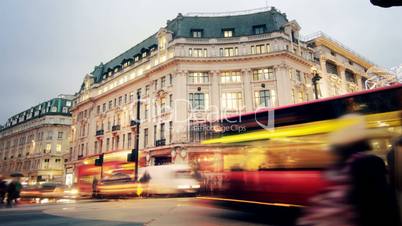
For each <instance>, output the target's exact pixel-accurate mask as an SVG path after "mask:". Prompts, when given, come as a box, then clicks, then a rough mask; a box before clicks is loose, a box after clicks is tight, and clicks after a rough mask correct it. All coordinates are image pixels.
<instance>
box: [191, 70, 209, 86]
mask: <svg viewBox="0 0 402 226" xmlns="http://www.w3.org/2000/svg"><path fill="white" fill-rule="evenodd" d="M188 82H189V83H190V84H203V83H209V75H208V73H207V72H191V73H190V74H189V76H188Z"/></svg>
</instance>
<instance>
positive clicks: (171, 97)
mask: <svg viewBox="0 0 402 226" xmlns="http://www.w3.org/2000/svg"><path fill="white" fill-rule="evenodd" d="M169 107H170V108H173V94H169Z"/></svg>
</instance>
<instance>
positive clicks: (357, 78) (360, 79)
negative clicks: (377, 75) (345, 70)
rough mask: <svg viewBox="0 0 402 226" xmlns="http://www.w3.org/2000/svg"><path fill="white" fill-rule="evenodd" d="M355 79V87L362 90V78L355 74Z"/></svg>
mask: <svg viewBox="0 0 402 226" xmlns="http://www.w3.org/2000/svg"><path fill="white" fill-rule="evenodd" d="M355 79H356V82H357V86H358V87H359V90H363V89H364V84H362V76H361V75H359V74H355Z"/></svg>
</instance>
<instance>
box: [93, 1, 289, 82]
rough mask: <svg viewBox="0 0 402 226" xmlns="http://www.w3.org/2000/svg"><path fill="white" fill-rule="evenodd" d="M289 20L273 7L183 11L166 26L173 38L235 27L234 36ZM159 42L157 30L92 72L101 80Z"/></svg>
mask: <svg viewBox="0 0 402 226" xmlns="http://www.w3.org/2000/svg"><path fill="white" fill-rule="evenodd" d="M286 23H288V19H287V18H286V15H285V14H283V13H281V12H279V11H277V10H276V9H275V8H271V9H270V10H266V11H263V12H257V13H251V14H245V15H230V16H183V15H182V14H179V15H178V16H177V17H176V18H175V19H173V20H171V21H170V20H169V21H168V22H167V25H166V27H165V28H166V29H167V30H168V31H170V32H172V33H173V39H175V38H192V31H194V30H200V31H202V38H223V30H225V29H232V30H233V31H234V32H233V33H234V34H233V36H234V37H240V36H249V35H254V30H253V29H254V27H256V26H262V27H263V28H264V33H271V32H274V31H279V30H281V29H282V28H283V26H284V25H285V24H286ZM157 45H158V40H157V33H155V34H153V35H151V36H150V37H148V38H147V39H145V40H144V41H142V42H140V43H139V44H137V45H135V46H134V47H132V48H130V49H129V50H127V51H125V52H124V53H122V54H120V55H119V56H117V57H115V58H114V59H112V60H110V61H109V62H107V63H105V64H103V63H101V64H100V65H98V66H96V67H95V69H94V71H93V72H92V73H91V74H92V75H93V76H94V82H95V83H99V82H101V81H102V80H103V79H105V78H106V76H105V74H106V73H108V72H109V71H113V70H115V69H116V68H121V67H122V64H124V62H125V61H128V60H130V61H131V60H133V59H134V58H135V56H137V55H141V54H142V53H143V52H144V51H149V50H150V49H151V48H153V47H157Z"/></svg>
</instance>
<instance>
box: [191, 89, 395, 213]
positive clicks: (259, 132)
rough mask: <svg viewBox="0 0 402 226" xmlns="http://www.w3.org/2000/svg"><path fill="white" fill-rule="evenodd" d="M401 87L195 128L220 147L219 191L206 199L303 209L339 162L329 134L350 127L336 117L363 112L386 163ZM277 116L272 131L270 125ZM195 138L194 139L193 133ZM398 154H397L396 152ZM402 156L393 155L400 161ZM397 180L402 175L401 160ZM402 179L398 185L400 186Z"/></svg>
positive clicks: (206, 141)
mask: <svg viewBox="0 0 402 226" xmlns="http://www.w3.org/2000/svg"><path fill="white" fill-rule="evenodd" d="M401 110H402V85H394V86H390V87H385V88H380V89H375V90H367V91H362V92H356V93H352V94H347V95H343V96H337V97H332V98H325V99H320V100H314V101H310V102H305V103H301V104H294V105H289V106H284V107H278V108H274V109H263V110H261V111H257V112H252V113H246V114H243V115H238V116H231V117H228V118H226V119H222V120H219V121H215V122H208V123H207V124H208V125H203V126H204V127H205V128H213V129H212V130H206V131H202V130H197V133H200V134H198V135H196V136H198V137H203V139H204V140H203V141H202V143H203V144H205V145H207V146H211V147H212V146H214V147H220V148H219V150H220V152H221V157H220V159H219V160H214V161H220V165H221V166H222V167H221V170H222V178H223V179H222V183H221V184H219V188H218V189H219V192H218V194H217V195H215V196H213V197H206V198H205V199H210V200H215V201H227V202H240V203H241V202H244V203H251V204H253V203H254V204H262V205H279V206H303V205H306V204H308V200H309V198H311V197H312V196H313V195H314V194H316V193H317V192H319V191H320V190H321V189H322V188H324V187H325V186H326V182H325V181H324V180H323V178H322V177H321V172H322V170H323V169H325V168H326V167H328V166H329V165H331V164H332V163H333V162H334V161H335V157H334V156H333V155H332V154H331V152H330V151H329V150H328V149H329V144H328V138H329V136H328V135H329V133H331V132H332V131H334V130H336V129H337V128H340V127H343V126H344V125H347V124H348V123H350V122H348V121H347V120H339V119H337V118H338V117H340V116H342V115H344V114H348V113H359V114H363V115H364V117H365V119H366V122H367V127H368V128H369V129H370V130H372V132H374V133H375V134H377V136H376V137H375V138H374V139H372V140H371V145H372V148H373V153H374V154H376V155H378V156H380V157H381V158H383V159H384V160H386V154H387V151H388V150H389V148H390V147H391V144H392V139H393V138H395V137H397V136H400V135H401V134H402V130H401ZM270 113H273V115H274V118H273V124H272V125H273V126H274V129H272V130H270V129H262V126H261V125H269V122H268V118H270V117H271V116H272V114H271V115H269V114H270ZM193 136H194V135H193ZM396 154H398V153H396ZM400 158H401V154H400V153H399V155H398V156H395V159H400ZM393 170H394V172H395V173H396V178H400V179H401V178H402V177H401V175H402V174H401V172H402V169H401V164H400V163H399V162H397V164H396V167H395V169H393ZM401 184H402V183H401V181H398V182H397V185H398V188H399V189H400V187H401Z"/></svg>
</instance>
